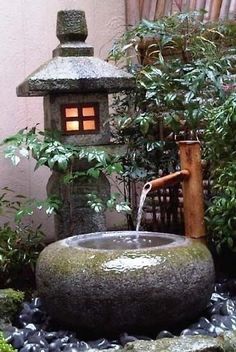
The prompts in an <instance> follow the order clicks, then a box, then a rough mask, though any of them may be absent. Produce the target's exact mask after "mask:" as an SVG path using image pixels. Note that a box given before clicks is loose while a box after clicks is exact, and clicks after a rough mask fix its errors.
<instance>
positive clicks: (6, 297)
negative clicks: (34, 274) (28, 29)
mask: <svg viewBox="0 0 236 352" xmlns="http://www.w3.org/2000/svg"><path fill="white" fill-rule="evenodd" d="M23 300H24V293H23V292H21V291H16V290H13V289H11V288H7V289H2V290H0V319H2V320H7V321H9V320H12V319H13V318H14V317H15V315H16V314H17V312H18V310H19V308H20V306H21V304H22V302H23Z"/></svg>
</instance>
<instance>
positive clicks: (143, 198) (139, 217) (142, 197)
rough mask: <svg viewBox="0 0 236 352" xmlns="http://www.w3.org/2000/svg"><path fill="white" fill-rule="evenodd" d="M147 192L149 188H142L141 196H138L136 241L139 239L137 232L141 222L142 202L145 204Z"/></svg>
mask: <svg viewBox="0 0 236 352" xmlns="http://www.w3.org/2000/svg"><path fill="white" fill-rule="evenodd" d="M149 191H150V189H149V188H148V189H145V188H143V190H142V193H141V196H140V201H139V208H138V214H137V225H136V231H137V236H136V239H138V238H139V233H138V231H139V228H140V224H141V220H142V214H143V206H144V202H145V199H146V197H147V194H148V192H149Z"/></svg>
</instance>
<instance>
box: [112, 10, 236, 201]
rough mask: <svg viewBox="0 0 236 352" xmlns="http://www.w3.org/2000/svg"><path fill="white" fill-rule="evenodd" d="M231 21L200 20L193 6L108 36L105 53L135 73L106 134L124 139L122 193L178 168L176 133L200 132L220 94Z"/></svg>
mask: <svg viewBox="0 0 236 352" xmlns="http://www.w3.org/2000/svg"><path fill="white" fill-rule="evenodd" d="M235 29H236V25H235V24H228V23H214V24H209V23H203V22H201V21H200V19H199V13H198V12H194V13H180V14H175V15H173V16H169V17H163V18H160V19H158V20H157V21H147V20H142V21H141V22H140V24H138V25H137V26H136V27H134V28H131V29H130V30H128V31H127V32H126V33H125V34H124V35H123V36H122V37H121V38H120V39H119V40H118V41H117V42H116V43H115V45H114V47H113V48H112V50H111V53H110V59H112V60H114V61H115V62H117V63H118V64H120V65H123V66H126V67H127V70H129V71H130V72H131V73H133V74H134V76H135V78H136V90H135V92H133V93H131V94H128V95H124V94H120V95H116V96H115V97H114V101H113V109H114V114H113V119H112V126H113V132H114V137H115V139H116V140H118V141H119V142H121V143H122V142H123V143H125V144H126V145H127V146H128V151H127V154H126V155H125V157H124V158H123V165H124V173H123V177H124V180H125V182H126V184H127V188H128V190H127V192H126V193H127V195H128V197H129V198H128V199H129V200H130V198H132V187H133V186H132V183H135V182H140V181H146V180H148V179H151V178H153V177H157V176H159V175H162V174H167V173H170V172H173V171H176V170H177V169H178V168H179V162H178V152H177V147H176V141H178V140H186V139H190V140H191V139H193V140H194V139H200V140H202V135H203V130H204V128H205V126H206V125H207V119H206V116H207V115H206V111H208V109H209V110H211V109H212V108H214V107H217V106H220V105H221V104H223V103H224V101H225V99H226V97H227V95H228V92H227V91H226V90H227V89H226V88H227V87H228V86H230V84H231V80H232V77H231V72H232V70H233V68H232V56H231V55H229V54H233V53H235V44H236V43H235V34H234V33H235ZM207 114H208V113H207ZM177 197H178V195H176V198H177ZM134 203H135V202H134Z"/></svg>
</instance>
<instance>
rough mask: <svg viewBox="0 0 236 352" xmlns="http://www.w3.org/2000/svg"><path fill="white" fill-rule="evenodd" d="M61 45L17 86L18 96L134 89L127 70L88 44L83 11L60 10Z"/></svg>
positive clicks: (131, 78)
mask: <svg viewBox="0 0 236 352" xmlns="http://www.w3.org/2000/svg"><path fill="white" fill-rule="evenodd" d="M57 37H58V39H59V40H60V45H59V46H58V47H57V48H56V49H54V51H53V58H52V59H51V60H50V61H48V62H46V63H45V64H43V65H42V66H40V67H39V68H38V69H37V70H36V71H34V72H33V73H32V74H30V75H29V76H28V77H27V78H26V79H25V80H24V81H23V82H22V83H21V84H20V85H19V86H18V87H17V95H18V96H43V95H48V94H63V93H64V94H67V93H83V94H84V93H95V92H106V93H114V92H118V91H122V90H130V89H132V88H134V78H133V76H132V75H130V74H129V73H127V72H126V71H124V70H121V69H119V68H117V67H115V66H114V65H111V64H109V63H107V62H106V61H103V60H101V59H99V58H95V57H93V47H91V46H89V45H87V44H86V43H85V40H86V38H87V24H86V19H85V13H84V11H81V10H67V11H59V12H58V14H57Z"/></svg>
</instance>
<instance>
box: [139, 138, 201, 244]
mask: <svg viewBox="0 0 236 352" xmlns="http://www.w3.org/2000/svg"><path fill="white" fill-rule="evenodd" d="M179 151H180V166H181V169H182V170H181V171H178V172H175V173H173V174H170V175H167V176H163V177H160V178H157V179H155V180H153V181H150V182H147V183H146V184H145V185H144V189H145V190H147V191H151V190H153V191H154V190H156V189H158V188H161V187H167V186H170V185H173V184H175V183H178V182H182V181H183V200H184V224H185V235H186V236H188V237H191V238H196V239H201V238H203V237H205V236H206V232H205V223H204V202H203V183H202V169H201V150H200V143H199V142H198V141H183V142H179Z"/></svg>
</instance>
